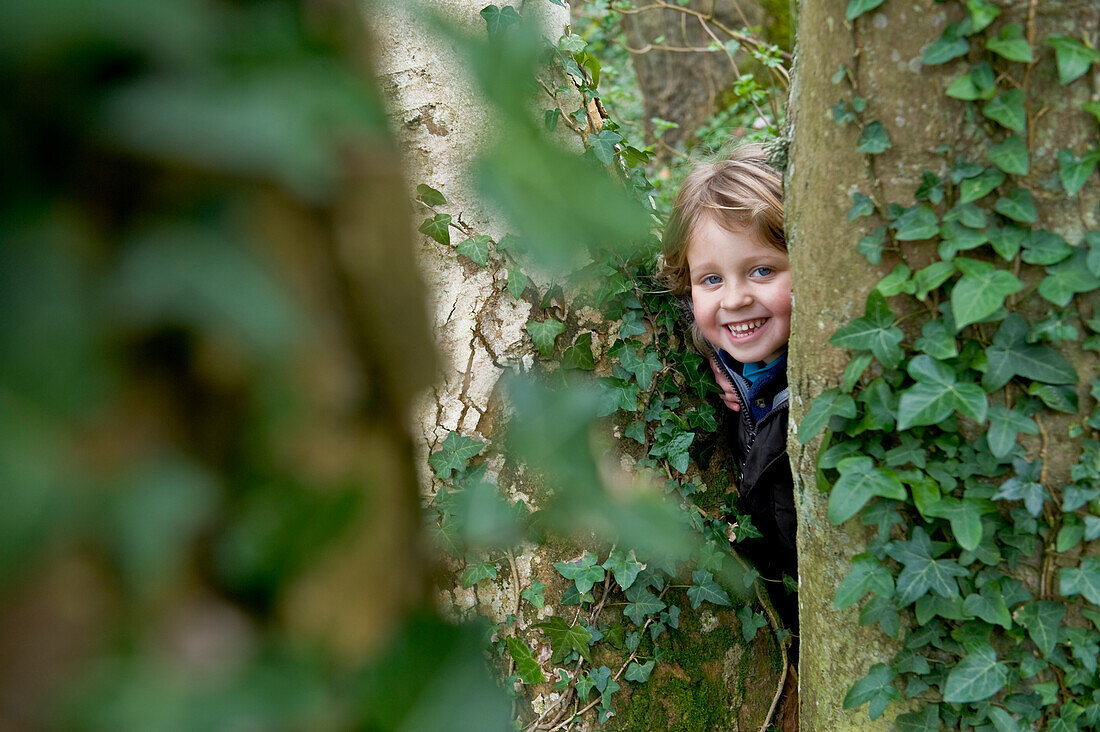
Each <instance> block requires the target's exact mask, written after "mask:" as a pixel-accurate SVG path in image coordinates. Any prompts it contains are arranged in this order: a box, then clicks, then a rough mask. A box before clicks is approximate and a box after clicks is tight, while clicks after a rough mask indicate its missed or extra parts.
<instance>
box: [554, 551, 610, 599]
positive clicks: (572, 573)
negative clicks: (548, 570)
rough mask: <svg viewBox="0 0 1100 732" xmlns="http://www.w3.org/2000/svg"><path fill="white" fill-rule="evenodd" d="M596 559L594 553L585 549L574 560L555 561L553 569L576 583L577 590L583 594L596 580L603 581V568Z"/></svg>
mask: <svg viewBox="0 0 1100 732" xmlns="http://www.w3.org/2000/svg"><path fill="white" fill-rule="evenodd" d="M598 561H599V560H598V557H596V555H595V554H593V553H592V552H589V551H586V552H585V553H584V554H582V555H581V558H580V559H577V560H575V561H572V562H555V563H554V569H556V570H558V574H560V575H561V576H562V577H565V578H566V579H567V580H573V581H574V582H575V583H576V584H577V592H579V593H580V594H582V595H583V594H585V593H586V592H588V591H589V590H591V589H592V586H593V585H595V584H596V583H597V582H603V578H604V570H603V567H601V566H600V565H599V564H597V562H598Z"/></svg>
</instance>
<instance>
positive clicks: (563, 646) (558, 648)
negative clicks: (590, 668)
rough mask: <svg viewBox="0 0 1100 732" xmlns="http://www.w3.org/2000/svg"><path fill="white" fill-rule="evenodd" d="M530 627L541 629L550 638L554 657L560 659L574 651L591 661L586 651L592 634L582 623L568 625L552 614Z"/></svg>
mask: <svg viewBox="0 0 1100 732" xmlns="http://www.w3.org/2000/svg"><path fill="white" fill-rule="evenodd" d="M531 627H532V628H539V629H541V630H542V631H543V632H544V633H546V635H547V637H549V638H550V645H551V647H552V648H553V649H554V657H555V658H556V659H558V660H560V659H562V658H565V656H567V655H569V652H570V651H576V652H577V655H579V656H580V657H581V658H583V659H585V660H586V661H588V662H589V663H591V662H592V658H591V656H590V655H589V652H588V641H589V640H591V639H592V634H591V633H589V632H588V630H587V629H586V628H585V627H584V626H583V625H580V624H578V625H569V624H568V623H566V622H565V620H563V619H562V618H559V617H557V616H554V617H552V618H550V619H549V620H547V621H545V622H542V623H535V624H534V625H532V626H531Z"/></svg>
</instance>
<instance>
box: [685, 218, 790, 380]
mask: <svg viewBox="0 0 1100 732" xmlns="http://www.w3.org/2000/svg"><path fill="white" fill-rule="evenodd" d="M687 261H688V270H689V274H690V277H691V304H692V307H693V309H694V310H695V322H696V324H697V325H698V326H699V330H700V331H702V333H703V336H705V337H706V339H707V340H708V341H710V342H711V343H712V344H714V345H715V346H717V347H718V348H721V349H722V350H724V351H726V352H727V353H729V354H730V355H731V356H733V357H734V358H735V359H737V360H738V361H740V362H741V363H752V362H755V361H772V360H774V359H776V358H777V357H778V356H779V355H780V354H781V353H782V352H783V349H784V348H785V347H786V346H787V340H788V339H789V338H790V336H791V265H790V258H789V257H788V256H787V253H786V252H785V251H781V250H779V249H775V248H774V247H770V246H767V245H766V244H763V243H761V242H759V241H757V237H756V235H755V234H754V233H753V232H752V231H751V230H750V229H736V230H735V231H727V230H726V229H723V228H722V227H721V226H719V225H718V224H717V223H715V222H714V220H713V219H710V218H707V219H705V220H704V221H702V222H701V223H700V225H699V227H698V228H697V229H696V230H695V232H694V233H693V235H692V237H691V239H690V241H689V243H688V248H687Z"/></svg>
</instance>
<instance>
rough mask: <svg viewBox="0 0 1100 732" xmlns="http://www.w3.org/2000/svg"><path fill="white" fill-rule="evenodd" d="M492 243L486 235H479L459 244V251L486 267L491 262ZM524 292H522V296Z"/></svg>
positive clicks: (475, 262)
mask: <svg viewBox="0 0 1100 732" xmlns="http://www.w3.org/2000/svg"><path fill="white" fill-rule="evenodd" d="M491 241H492V239H490V238H489V237H488V236H486V235H485V234H478V235H477V236H474V237H470V238H469V239H467V240H465V241H464V242H462V243H461V244H459V245H458V248H457V251H458V253H459V254H462V255H464V256H466V257H469V258H470V260H471V261H473V262H474V264H478V265H480V266H482V267H484V266H485V264H486V263H487V262H488V261H489V242H491ZM522 292H523V291H522V290H520V293H521V294H522Z"/></svg>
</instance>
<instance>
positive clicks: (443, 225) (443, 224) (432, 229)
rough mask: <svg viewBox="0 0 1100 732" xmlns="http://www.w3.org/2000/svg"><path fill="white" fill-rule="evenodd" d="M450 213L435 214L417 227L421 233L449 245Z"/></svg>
mask: <svg viewBox="0 0 1100 732" xmlns="http://www.w3.org/2000/svg"><path fill="white" fill-rule="evenodd" d="M450 223H451V215H450V214H436V215H435V216H433V217H432V218H430V219H428V220H427V221H425V222H424V223H422V224H421V225H420V228H419V229H417V231H419V232H420V233H421V234H427V235H428V236H430V237H431V238H433V239H435V240H436V241H437V242H439V243H440V244H442V245H444V246H450V245H451V228H450Z"/></svg>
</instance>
